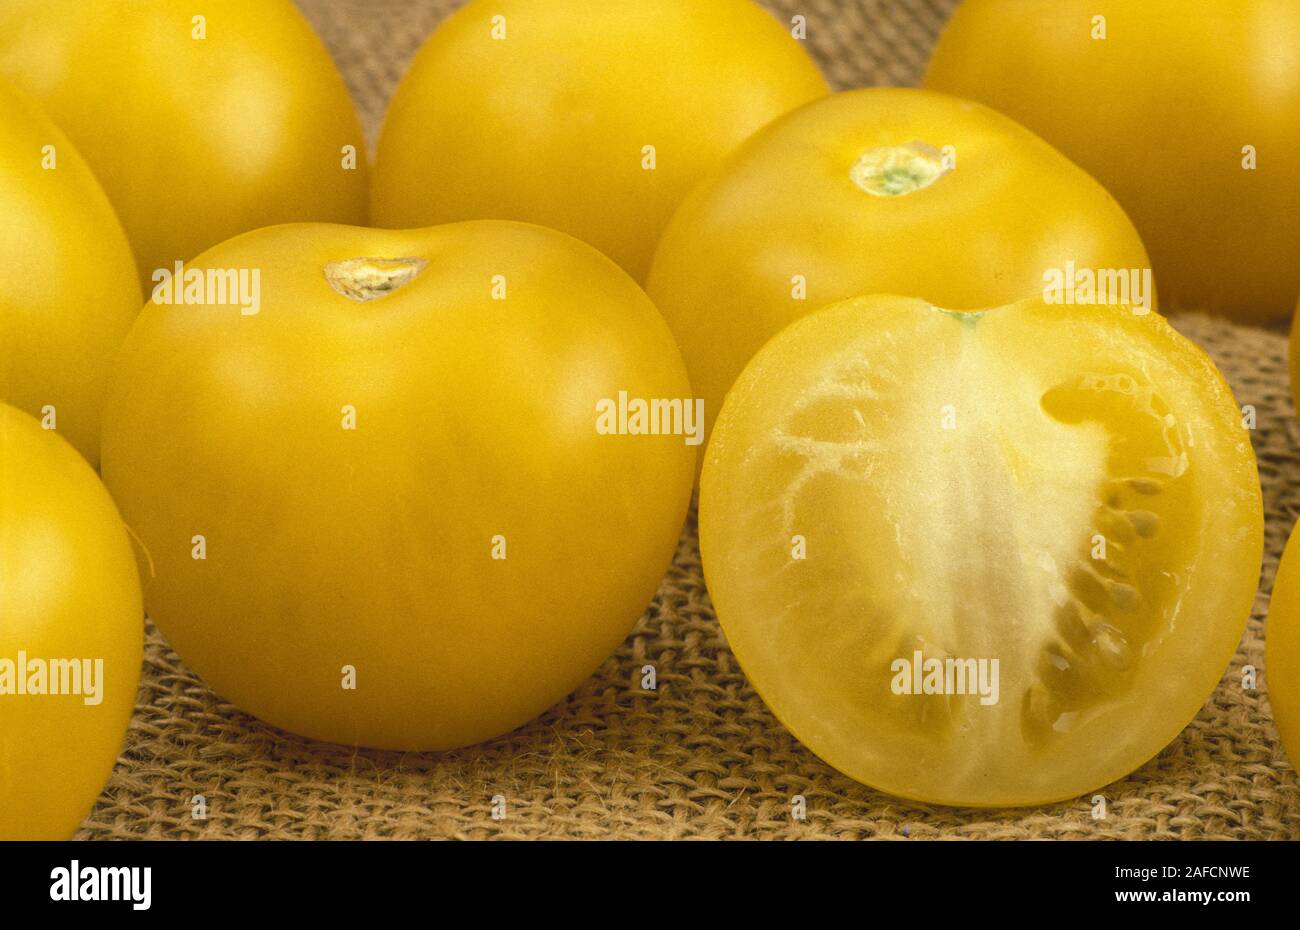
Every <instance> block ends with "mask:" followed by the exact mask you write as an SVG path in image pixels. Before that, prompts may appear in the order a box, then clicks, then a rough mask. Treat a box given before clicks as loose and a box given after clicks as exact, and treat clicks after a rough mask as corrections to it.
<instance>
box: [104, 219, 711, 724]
mask: <svg viewBox="0 0 1300 930" xmlns="http://www.w3.org/2000/svg"><path fill="white" fill-rule="evenodd" d="M190 267H191V269H192V270H193V271H195V272H203V273H205V274H206V273H207V272H208V271H217V270H221V269H232V268H233V269H246V270H257V271H258V272H259V273H260V281H261V295H262V296H261V303H260V305H259V306H258V307H257V308H256V310H255V312H245V311H247V310H249V309H252V308H251V306H247V305H241V306H234V305H232V304H231V303H229V302H227V303H220V302H211V301H206V297H204V298H203V299H201V300H200V301H199V302H198V303H195V304H188V305H185V306H182V307H171V306H162V305H147V306H146V308H145V310H144V311H143V313H142V314H141V317H140V319H139V321H138V322H137V324H136V326H135V328H134V329H133V330H132V332H131V335H130V336H129V337H128V340H127V343H126V346H125V349H124V352H123V360H122V364H121V366H120V368H119V369H118V373H117V377H116V381H115V384H114V386H113V388H112V390H111V393H110V397H109V401H108V405H107V408H106V413H105V424H104V475H105V480H106V481H107V482H108V485H109V487H110V488H111V489H112V491H113V493H114V495H115V497H116V499H117V500H118V502H119V503H120V504H121V506H122V509H123V512H124V514H125V517H126V520H127V522H128V523H129V524H130V526H131V527H132V528H133V529H134V531H135V532H136V533H137V534H138V535H139V537H140V539H141V541H142V543H143V545H144V547H145V548H146V550H147V552H148V555H149V558H150V560H151V562H152V564H153V566H154V576H153V578H152V579H151V580H150V581H149V582H148V584H147V586H146V589H145V605H146V608H147V609H148V611H149V613H150V615H151V616H152V617H154V619H155V620H156V621H157V623H158V625H159V627H160V628H161V629H162V631H163V633H164V635H165V636H166V637H167V639H168V641H169V642H170V643H171V644H172V645H173V646H174V647H175V648H176V649H177V651H178V652H179V653H180V655H181V656H182V658H184V659H185V660H186V662H188V663H189V664H190V666H191V667H193V668H194V670H195V671H196V672H198V673H199V674H200V675H201V676H203V677H204V678H205V679H206V680H207V681H208V683H209V684H211V685H212V686H213V687H214V688H215V689H216V690H217V691H218V692H220V693H221V694H223V695H225V696H226V697H227V698H229V699H230V700H232V701H233V702H234V703H236V704H238V705H239V706H240V707H242V708H244V709H245V710H248V711H250V712H252V713H254V714H256V715H257V716H259V717H261V718H263V719H264V720H266V721H269V722H270V723H273V724H276V725H278V726H281V727H284V728H286V729H289V730H293V731H295V732H298V733H302V734H304V735H307V736H311V737H317V738H321V739H326V740H332V741H336V742H341V743H348V744H363V745H370V746H379V747H391V748H401V749H444V748H448V747H453V746H460V745H465V744H468V743H473V742H477V741H480V740H483V739H487V738H489V737H493V736H496V735H498V734H501V733H504V732H506V731H507V730H510V729H512V728H513V727H516V726H518V725H520V724H522V723H524V722H525V721H527V720H529V719H530V718H532V717H534V716H536V715H537V714H538V713H540V712H541V711H543V710H545V709H546V708H547V707H549V706H550V705H552V704H554V703H555V702H556V701H558V700H560V699H561V698H563V697H564V696H565V695H566V694H567V693H568V692H569V691H571V690H572V689H573V688H575V687H576V686H577V685H578V684H579V683H581V682H582V680H583V679H584V678H585V677H587V676H588V675H589V674H590V673H591V672H592V671H593V670H594V669H595V668H596V667H597V666H598V665H599V664H600V663H601V662H602V661H604V660H605V659H606V658H607V657H608V656H609V655H610V653H611V652H612V651H613V650H614V648H615V647H616V646H617V645H618V644H619V643H620V642H621V641H622V639H623V638H624V637H625V636H626V635H627V633H628V631H629V630H630V629H631V628H632V625H633V623H634V622H635V621H636V620H637V618H638V617H640V616H641V614H642V612H643V611H644V610H645V608H646V605H647V603H648V602H649V601H650V598H651V596H652V595H653V594H654V592H655V589H656V587H657V586H658V584H659V580H660V578H661V577H662V575H663V572H664V570H665V568H666V567H667V565H668V562H669V560H670V558H671V557H672V554H673V551H674V548H675V546H676V542H677V538H678V534H679V532H680V529H681V525H682V520H683V517H684V515H685V511H686V507H687V504H688V501H689V497H690V493H691V480H692V474H693V471H694V466H695V446H692V445H688V444H687V442H686V439H685V438H684V437H683V436H682V435H670V434H666V433H663V432H661V433H660V434H658V435H651V434H647V433H646V432H645V431H640V432H639V433H634V432H633V428H632V426H631V425H630V421H629V426H628V428H627V430H626V431H623V432H618V431H617V430H616V429H614V431H612V432H611V430H610V429H602V428H601V424H600V420H599V416H598V408H599V405H601V404H602V403H603V402H606V401H613V402H615V403H617V400H618V398H619V397H620V393H621V392H625V393H626V395H627V397H628V399H629V403H630V402H631V401H632V400H633V399H637V398H640V399H643V400H647V401H649V400H655V399H664V400H670V399H673V398H676V399H679V400H680V399H682V398H686V397H688V396H689V393H690V389H689V386H688V383H687V380H686V375H685V371H684V368H683V365H682V362H681V358H680V356H679V355H678V353H677V350H676V347H675V346H674V345H673V341H672V336H671V334H670V333H669V331H668V328H667V326H666V325H665V324H664V322H663V319H662V318H661V317H660V316H659V314H658V313H657V312H656V310H655V308H654V306H653V305H652V304H651V303H650V301H649V299H648V298H647V297H646V296H645V294H644V293H643V292H642V291H641V290H640V288H638V287H637V285H636V283H635V282H633V281H632V279H631V278H629V277H627V275H625V274H624V273H623V272H622V271H621V270H619V269H618V267H617V266H615V265H614V264H613V263H612V262H610V261H609V260H608V259H607V258H605V257H604V256H602V255H600V254H599V253H598V252H596V251H595V250H594V249H592V248H590V247H589V246H586V245H584V244H582V243H580V242H578V241H577V240H575V239H572V238H570V237H568V236H566V235H563V234H562V233H558V232H554V231H552V230H547V229H542V228H540V227H535V226H529V225H525V224H520V223H509V222H500V221H479V222H471V223H464V224H454V225H449V226H443V227H438V228H432V229H425V230H411V231H396V232H394V231H384V230H370V229H362V228H355V227H342V226H327V225H290V226H280V227H274V228H271V229H266V230H262V231H259V232H255V233H250V234H247V235H244V236H240V237H237V238H235V239H233V240H231V241H229V242H226V243H223V244H222V245H220V246H218V247H217V248H215V249H212V250H210V251H209V252H207V253H205V254H204V255H203V256H201V257H200V258H199V259H197V260H196V261H195V262H194V263H193V264H192V265H191V266H190ZM661 422H663V421H661ZM607 425H609V426H611V429H613V424H607Z"/></svg>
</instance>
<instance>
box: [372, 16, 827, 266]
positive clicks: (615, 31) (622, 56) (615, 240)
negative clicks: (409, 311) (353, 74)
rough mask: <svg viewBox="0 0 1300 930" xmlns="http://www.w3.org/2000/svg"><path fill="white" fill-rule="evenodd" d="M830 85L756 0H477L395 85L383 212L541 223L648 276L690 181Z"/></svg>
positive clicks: (378, 195) (382, 156) (378, 218)
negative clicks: (605, 0) (663, 232)
mask: <svg viewBox="0 0 1300 930" xmlns="http://www.w3.org/2000/svg"><path fill="white" fill-rule="evenodd" d="M826 91H827V87H826V82H825V81H824V80H823V78H822V77H821V75H820V73H819V72H818V71H817V68H816V66H815V65H813V63H812V61H811V60H810V59H809V58H808V57H807V55H805V54H804V51H803V49H802V48H800V47H799V43H798V42H797V41H796V40H795V39H794V38H792V36H791V34H790V33H789V32H788V31H787V30H786V29H785V28H784V27H783V26H782V25H781V24H779V23H778V22H776V21H774V20H773V19H772V18H771V16H769V15H768V14H767V13H766V12H765V11H764V10H762V9H761V8H760V7H758V6H756V5H755V4H753V3H751V2H749V0H639V2H637V3H635V4H633V3H612V4H599V3H591V2H590V0H473V2H471V3H469V4H468V5H466V6H465V7H464V8H463V9H461V10H460V11H458V12H457V13H455V14H454V15H453V16H451V17H450V18H449V19H448V20H447V21H446V22H445V23H444V24H443V25H442V26H441V27H440V28H439V29H438V31H437V32H435V33H434V34H433V36H432V37H431V38H430V39H429V41H428V42H427V43H426V44H425V46H424V48H423V49H421V50H420V53H419V54H418V55H417V56H416V58H415V61H414V62H413V63H412V65H411V67H410V70H409V71H408V72H407V74H406V77H405V78H403V80H402V84H401V86H400V87H399V88H398V90H397V93H396V95H395V96H394V97H393V101H392V104H391V105H390V107H389V111H388V115H387V117H386V121H385V124H384V131H383V135H382V137H381V138H380V141H379V150H378V156H377V159H376V163H375V178H374V189H373V198H372V200H373V213H372V217H373V220H374V222H375V223H376V224H378V225H380V226H427V225H431V224H433V223H444V222H449V221H453V220H468V219H510V220H526V221H528V222H533V223H540V224H542V225H544V226H551V227H553V228H555V229H560V230H563V231H564V232H567V233H569V234H571V235H574V236H577V237H578V238H580V239H583V240H585V241H586V242H589V243H590V244H592V245H594V246H596V247H597V248H598V249H601V250H602V251H603V252H605V254H606V255H609V256H610V257H612V258H613V259H614V260H615V261H617V262H618V263H619V264H620V265H622V266H623V267H624V268H625V269H627V271H628V273H630V274H631V275H632V276H633V277H635V278H637V279H638V280H640V279H641V278H643V277H644V276H645V272H646V269H647V268H648V267H649V264H650V256H651V254H652V253H653V251H654V247H655V242H656V241H657V240H658V238H659V233H660V231H661V230H662V229H663V227H664V224H665V223H666V222H667V221H668V218H669V217H670V216H671V215H672V211H673V208H674V207H676V206H677V204H678V202H679V201H680V200H681V199H682V197H683V196H685V194H686V192H687V191H688V190H689V189H690V187H691V185H692V184H694V183H695V181H696V180H698V179H699V178H700V177H701V176H702V175H703V174H704V173H705V172H707V171H708V170H709V169H711V168H712V167H713V166H714V165H715V164H717V162H718V161H720V160H721V159H722V158H723V157H724V156H725V155H726V154H728V153H729V152H730V151H732V150H733V149H734V148H735V147H736V146H737V145H738V144H739V143H740V141H741V140H742V139H744V138H745V137H746V136H748V135H750V134H751V133H752V132H754V131H755V130H756V129H758V128H759V127H760V126H762V125H763V124H765V123H767V122H768V121H769V120H771V119H773V118H775V117H777V116H779V115H780V114H782V113H784V112H785V111H787V110H789V109H791V108H793V107H796V106H798V105H800V104H802V103H805V102H806V101H808V100H811V99H813V98H814V97H818V96H821V95H823V94H825V93H826Z"/></svg>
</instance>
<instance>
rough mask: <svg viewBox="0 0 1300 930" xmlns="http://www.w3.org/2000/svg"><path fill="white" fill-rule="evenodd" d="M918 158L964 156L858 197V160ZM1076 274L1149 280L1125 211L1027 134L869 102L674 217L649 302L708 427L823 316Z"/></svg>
mask: <svg viewBox="0 0 1300 930" xmlns="http://www.w3.org/2000/svg"><path fill="white" fill-rule="evenodd" d="M917 141H919V142H922V143H926V144H928V145H929V146H931V147H933V148H934V149H936V150H941V149H942V148H943V147H944V146H947V145H951V146H953V147H954V151H955V154H956V169H955V170H953V171H951V172H949V173H947V174H945V175H943V176H942V177H940V178H939V179H938V180H936V181H934V182H933V183H932V184H930V185H929V186H928V187H924V188H922V189H919V190H916V191H913V192H911V193H908V194H905V195H901V196H895V197H880V196H875V195H873V194H871V193H868V192H866V191H865V190H863V189H860V188H859V187H858V186H856V185H855V183H854V181H853V180H852V179H851V177H850V169H851V167H852V166H853V165H854V164H855V160H856V159H858V158H859V156H860V155H862V154H863V153H864V152H867V151H871V150H873V149H875V148H876V147H880V146H902V145H907V144H908V143H912V142H917ZM1067 261H1074V262H1075V263H1076V264H1077V265H1078V266H1079V267H1094V268H1124V269H1128V268H1146V267H1147V266H1148V262H1147V257H1146V252H1145V251H1144V250H1143V248H1142V242H1141V240H1140V239H1139V237H1138V235H1137V233H1136V232H1135V231H1134V229H1133V227H1132V224H1131V223H1129V221H1128V218H1127V217H1126V216H1125V215H1124V212H1123V210H1121V209H1120V207H1119V206H1118V205H1117V204H1116V203H1115V201H1114V199H1113V198H1112V197H1111V196H1110V195H1109V194H1107V193H1106V192H1105V191H1104V190H1103V189H1102V188H1101V187H1100V185H1098V184H1097V183H1096V182H1095V181H1093V180H1092V179H1091V178H1089V177H1088V176H1087V175H1085V174H1084V173H1083V172H1082V171H1080V170H1079V169H1078V168H1076V167H1075V166H1074V165H1072V164H1070V163H1069V162H1068V161H1067V160H1066V159H1065V158H1064V157H1062V156H1061V155H1060V154H1059V153H1057V152H1056V151H1055V150H1053V149H1052V148H1051V147H1050V146H1048V145H1046V144H1045V143H1044V142H1042V141H1041V140H1040V139H1038V138H1037V137H1036V136H1034V135H1033V134H1032V133H1030V132H1028V131H1027V130H1025V129H1023V128H1021V127H1020V126H1018V125H1016V124H1015V123H1013V122H1012V121H1010V120H1008V119H1006V118H1005V117H1003V116H1001V115H1000V114H997V113H995V112H993V111H992V110H989V109H987V108H985V107H982V106H980V105H978V104H974V103H969V102H966V101H961V100H957V99H955V98H952V97H949V96H947V95H942V94H935V93H931V92H927V91H920V90H913V89H906V88H869V89H865V90H855V91H847V92H844V93H840V94H835V95H833V96H831V97H827V98H825V99H822V100H817V101H814V102H813V103H810V104H808V105H807V106H805V107H802V108H801V109H799V110H796V111H794V112H793V113H790V114H788V115H787V116H785V117H783V118H781V119H779V120H777V121H776V122H774V123H772V124H771V125H769V126H768V127H767V128H765V129H764V130H762V131H761V132H759V133H757V134H756V135H755V136H754V137H753V138H751V139H750V140H749V141H748V142H747V143H746V144H745V145H744V146H742V147H741V149H740V150H739V151H738V152H737V153H736V154H735V155H734V156H733V157H732V158H730V159H729V160H728V161H727V162H726V164H725V165H723V166H722V167H721V168H719V169H718V171H717V172H715V173H714V174H713V175H712V176H711V177H710V179H709V180H708V181H706V182H704V183H703V184H701V185H700V186H699V187H697V188H696V189H695V190H694V191H693V192H692V193H691V195H690V196H689V197H688V198H687V199H686V201H685V202H684V203H683V204H682V206H681V208H680V209H679V210H678V211H677V214H676V215H675V216H674V217H673V220H672V222H671V224H670V225H669V227H668V229H667V230H666V231H665V233H664V236H663V239H662V241H661V242H660V244H659V247H658V251H657V252H656V253H655V259H654V265H653V267H652V269H651V272H650V276H649V278H648V280H647V282H646V290H647V292H648V293H649V294H650V296H651V298H652V299H653V300H654V301H655V304H656V305H657V306H658V307H659V309H660V310H661V311H662V312H663V314H664V316H665V317H666V318H667V320H668V324H669V326H671V327H672V328H673V333H674V335H676V337H677V342H678V345H680V346H681V349H682V355H683V357H684V358H685V359H686V367H687V371H688V372H689V373H690V377H691V384H692V385H693V386H694V388H695V389H696V391H698V392H699V393H700V395H701V396H703V397H704V402H705V412H706V417H707V419H708V421H709V423H710V424H711V423H712V422H713V419H714V418H715V417H716V416H717V414H718V410H719V409H720V408H721V406H722V401H723V397H724V396H725V394H726V392H727V390H728V388H730V386H731V384H732V382H734V381H735V379H736V377H737V376H738V375H739V374H740V372H741V370H742V369H743V368H744V366H745V364H746V363H747V362H748V361H749V359H750V358H752V357H753V355H754V353H755V352H757V351H758V349H759V348H760V347H761V346H762V345H763V343H764V342H766V341H767V340H768V339H769V338H771V337H772V336H774V335H775V334H776V333H777V332H779V331H780V330H781V329H782V328H783V327H784V326H786V325H787V324H789V323H790V322H792V321H793V320H796V319H798V318H799V317H801V316H803V315H805V314H807V313H810V312H812V311H814V310H816V309H818V308H819V307H821V306H824V305H826V304H828V303H832V302H834V301H837V300H844V299H847V298H849V297H854V296H857V295H859V294H867V293H876V292H884V293H908V294H910V293H916V294H918V295H919V296H921V297H923V298H925V299H926V300H928V301H930V302H931V303H933V304H935V305H936V306H941V307H950V308H954V309H963V308H973V307H985V306H992V305H997V304H1002V303H1009V302H1011V301H1013V300H1018V299H1021V298H1023V297H1027V296H1030V295H1033V294H1038V293H1041V292H1042V290H1043V287H1044V283H1043V282H1044V278H1043V276H1044V272H1045V271H1046V270H1047V269H1050V268H1062V267H1064V266H1065V263H1066V262H1067ZM796 276H800V277H801V279H802V280H803V281H804V282H805V283H806V295H805V296H803V297H801V298H796V297H795V296H794V289H795V280H794V279H795V277H796ZM1153 299H1154V298H1153Z"/></svg>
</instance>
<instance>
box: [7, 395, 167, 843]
mask: <svg viewBox="0 0 1300 930" xmlns="http://www.w3.org/2000/svg"><path fill="white" fill-rule="evenodd" d="M143 648H144V614H143V612H142V609H141V605H140V580H139V577H138V576H137V575H136V566H135V557H134V555H133V554H132V552H131V544H130V541H129V540H128V537H127V534H126V528H125V527H124V526H123V525H122V519H121V517H119V516H118V513H117V510H116V508H115V507H114V506H113V501H112V500H111V499H110V498H109V496H108V492H107V491H105V490H104V486H103V485H102V484H100V483H99V478H98V476H96V474H95V473H94V471H93V470H92V469H91V468H90V467H89V466H88V465H87V464H86V462H85V461H84V460H83V459H82V458H81V456H79V455H78V454H77V452H76V450H74V449H73V448H72V446H70V445H68V443H66V442H64V441H63V440H62V439H61V438H59V436H57V435H56V434H55V433H54V432H52V431H48V430H43V429H42V428H41V426H40V424H39V423H37V421H36V420H34V419H32V418H31V417H29V416H27V414H25V413H21V412H19V411H18V410H16V409H14V408H13V407H10V406H9V405H7V404H0V840H12V839H66V838H67V837H69V836H71V835H72V834H73V832H74V831H76V829H77V826H78V825H79V824H80V823H81V821H82V820H83V819H84V818H85V816H86V815H87V814H88V813H90V809H91V807H92V806H93V805H94V803H95V799H96V798H98V797H99V793H100V791H102V790H103V788H104V782H105V781H107V780H108V776H109V773H110V772H112V770H113V763H114V762H115V761H116V760H117V754H118V750H119V749H120V748H121V746H122V737H123V734H124V733H125V732H126V727H127V723H128V722H129V721H130V719H131V709H132V707H133V706H134V705H135V695H136V689H137V686H138V685H139V681H140V662H141V656H142V651H143Z"/></svg>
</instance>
